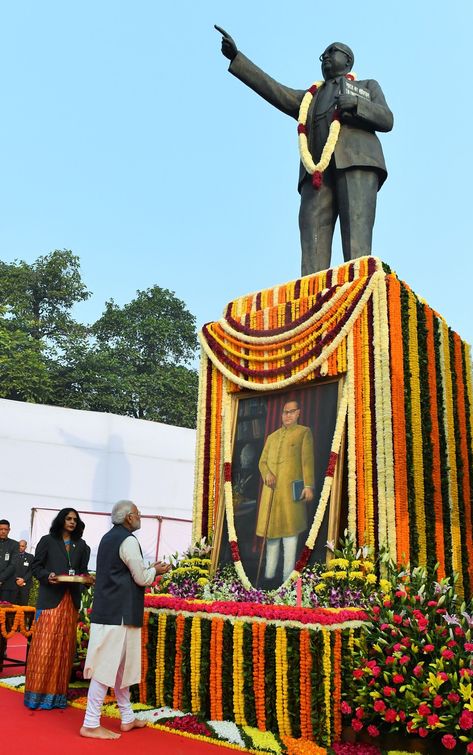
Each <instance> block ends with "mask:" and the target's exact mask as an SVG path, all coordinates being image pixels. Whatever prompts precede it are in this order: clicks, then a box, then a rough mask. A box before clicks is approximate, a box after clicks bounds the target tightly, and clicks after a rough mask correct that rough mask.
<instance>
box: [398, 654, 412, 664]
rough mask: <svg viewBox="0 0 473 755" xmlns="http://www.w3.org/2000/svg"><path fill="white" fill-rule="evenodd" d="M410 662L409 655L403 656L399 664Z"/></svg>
mask: <svg viewBox="0 0 473 755" xmlns="http://www.w3.org/2000/svg"><path fill="white" fill-rule="evenodd" d="M409 660H410V659H409V656H408V655H401V657H400V658H399V663H401V664H405V663H409Z"/></svg>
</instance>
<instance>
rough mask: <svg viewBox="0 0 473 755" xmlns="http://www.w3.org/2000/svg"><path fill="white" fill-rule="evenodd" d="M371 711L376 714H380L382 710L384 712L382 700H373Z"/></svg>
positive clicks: (384, 707)
mask: <svg viewBox="0 0 473 755" xmlns="http://www.w3.org/2000/svg"><path fill="white" fill-rule="evenodd" d="M373 709H374V710H375V711H376V713H382V712H383V710H386V703H385V702H384V701H383V700H375V701H374V703H373Z"/></svg>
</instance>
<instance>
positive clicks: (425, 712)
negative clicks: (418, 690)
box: [417, 703, 432, 716]
mask: <svg viewBox="0 0 473 755" xmlns="http://www.w3.org/2000/svg"><path fill="white" fill-rule="evenodd" d="M417 713H418V714H419V716H430V714H431V713H432V711H431V710H430V708H429V706H428V705H427V703H421V704H420V705H419V707H418V708H417Z"/></svg>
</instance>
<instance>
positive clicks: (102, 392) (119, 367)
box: [58, 286, 198, 427]
mask: <svg viewBox="0 0 473 755" xmlns="http://www.w3.org/2000/svg"><path fill="white" fill-rule="evenodd" d="M91 332H92V334H93V336H94V344H93V346H92V347H91V348H90V349H89V350H88V351H87V352H86V353H84V350H83V349H81V348H80V347H79V348H78V349H77V350H76V354H75V359H74V363H73V365H70V366H69V368H67V369H65V370H63V371H62V374H58V383H60V384H62V386H63V393H64V404H65V405H66V404H67V406H74V407H76V408H82V409H91V410H95V411H104V412H113V413H115V414H125V415H128V416H130V417H136V418H138V419H148V420H154V421H157V422H164V423H166V424H173V425H179V426H181V427H195V422H196V409H197V384H198V378H197V372H196V371H195V370H194V369H192V368H191V367H190V365H191V364H192V361H193V360H194V359H195V354H196V348H197V337H196V331H195V318H194V316H193V315H192V314H191V313H190V312H189V311H188V310H187V309H186V306H185V304H184V303H183V302H182V301H180V300H179V299H177V298H176V296H175V295H174V293H173V292H172V291H168V290H167V289H163V288H160V287H159V286H153V287H151V288H149V289H147V290H146V291H138V292H137V296H136V298H135V299H133V300H132V301H131V302H130V303H129V304H125V305H124V306H123V307H119V306H118V305H117V304H115V302H114V301H113V300H110V301H108V302H107V303H106V307H105V312H104V313H103V315H102V317H100V319H99V320H97V322H96V323H95V324H94V325H93V326H92V328H91Z"/></svg>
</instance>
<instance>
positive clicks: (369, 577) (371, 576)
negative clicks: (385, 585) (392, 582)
mask: <svg viewBox="0 0 473 755" xmlns="http://www.w3.org/2000/svg"><path fill="white" fill-rule="evenodd" d="M376 580H377V577H376V574H367V575H366V581H367V583H368V584H369V585H375V584H376Z"/></svg>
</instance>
